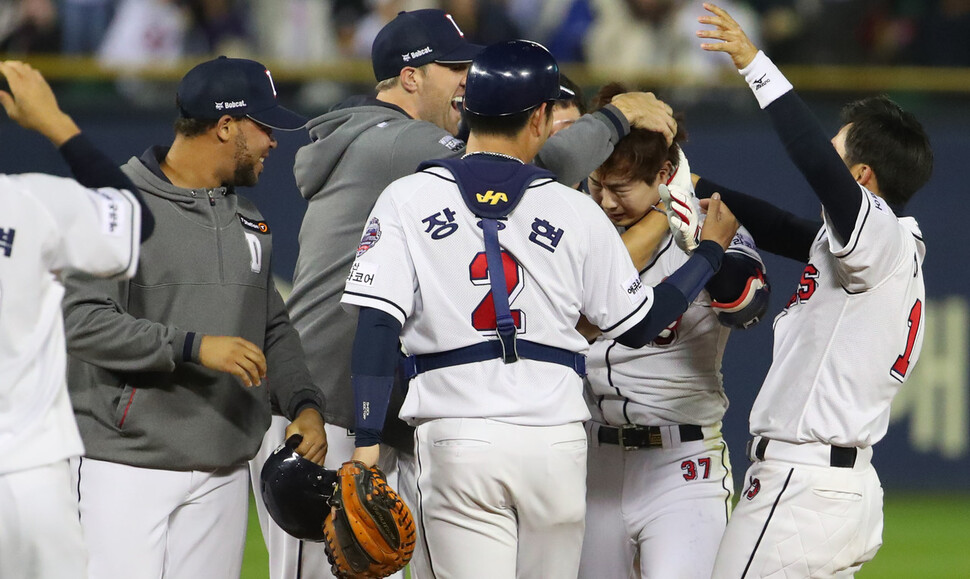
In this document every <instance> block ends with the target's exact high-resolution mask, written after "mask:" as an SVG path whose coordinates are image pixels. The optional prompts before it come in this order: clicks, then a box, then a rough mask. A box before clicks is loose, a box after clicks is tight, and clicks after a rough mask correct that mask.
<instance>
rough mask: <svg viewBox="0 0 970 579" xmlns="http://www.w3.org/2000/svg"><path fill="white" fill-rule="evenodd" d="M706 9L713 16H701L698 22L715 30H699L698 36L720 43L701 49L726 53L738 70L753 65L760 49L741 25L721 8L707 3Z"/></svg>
mask: <svg viewBox="0 0 970 579" xmlns="http://www.w3.org/2000/svg"><path fill="white" fill-rule="evenodd" d="M704 9H705V10H707V11H708V12H710V13H711V15H710V16H701V17H699V18H698V19H697V21H698V22H700V23H701V24H710V25H711V26H713V27H714V28H713V29H705V30H698V31H697V36H699V37H700V38H707V39H711V40H719V41H720V42H705V43H703V44H701V48H702V49H704V50H707V51H709V52H726V53H727V54H728V56H730V57H731V60H732V61H734V66H736V67H737V68H738V69H742V68H744V67H746V66H748V65H749V64H751V61H752V60H754V57H755V56H757V54H758V48H757V47H755V45H754V43H752V42H751V39H749V38H748V35H747V34H745V33H744V30H742V29H741V25H739V24H738V23H737V22H735V20H734V18H731V15H730V14H728V13H727V12H726V11H725V10H724V9H723V8H721V7H720V6H717V5H715V4H709V3H707V2H705V3H704Z"/></svg>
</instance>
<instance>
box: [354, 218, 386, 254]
mask: <svg viewBox="0 0 970 579" xmlns="http://www.w3.org/2000/svg"><path fill="white" fill-rule="evenodd" d="M380 238H381V222H380V220H379V219H377V218H376V217H371V220H370V223H368V224H367V228H366V229H364V236H363V237H361V239H360V245H358V246H357V257H360V256H362V255H364V254H365V253H367V250H368V249H370V248H372V247H374V246H375V245H376V244H377V241H378V240H379V239H380Z"/></svg>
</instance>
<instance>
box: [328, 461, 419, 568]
mask: <svg viewBox="0 0 970 579" xmlns="http://www.w3.org/2000/svg"><path fill="white" fill-rule="evenodd" d="M330 505H331V507H332V508H331V512H330V517H328V518H327V520H326V522H325V523H324V527H323V534H324V537H325V539H326V549H327V556H328V558H329V559H330V564H331V565H332V566H333V567H332V571H333V574H334V575H335V576H337V577H341V578H343V577H360V578H377V577H386V576H388V575H390V574H391V573H394V572H396V571H398V570H400V569H401V568H402V567H404V566H405V565H407V563H408V561H410V560H411V555H412V554H413V553H414V542H415V529H414V519H412V518H411V511H410V510H409V509H408V507H407V505H405V504H404V501H402V500H401V497H399V496H398V494H397V493H396V492H394V489H392V488H391V487H389V486H388V485H387V481H386V480H385V478H384V473H383V472H381V471H380V469H378V468H377V467H376V466H374V467H371V468H367V467H366V466H365V465H364V463H362V462H360V461H347V462H345V463H344V464H343V465H342V466H341V467H340V470H339V471H337V489H336V490H335V491H334V494H333V496H332V497H331V499H330Z"/></svg>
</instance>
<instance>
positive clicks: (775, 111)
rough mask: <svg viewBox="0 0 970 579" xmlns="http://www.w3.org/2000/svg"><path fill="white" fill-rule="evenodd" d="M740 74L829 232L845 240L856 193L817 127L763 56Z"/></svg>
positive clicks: (859, 203) (855, 212) (858, 202)
mask: <svg viewBox="0 0 970 579" xmlns="http://www.w3.org/2000/svg"><path fill="white" fill-rule="evenodd" d="M740 72H741V74H742V75H743V76H744V77H745V80H747V81H748V84H749V86H750V87H751V90H752V91H753V92H754V94H755V96H756V97H757V99H758V103H759V104H760V105H761V108H763V109H765V111H766V112H767V113H768V116H769V117H770V118H771V122H772V124H773V125H774V127H775V132H777V133H778V136H779V138H780V139H781V141H782V143H783V144H784V145H785V150H786V151H787V152H788V156H789V157H790V158H791V160H792V162H794V163H795V166H797V167H798V170H799V171H801V173H802V175H804V176H805V179H806V180H807V181H808V183H809V185H811V187H812V190H813V191H815V195H816V196H817V197H818V198H819V200H820V201H821V202H822V205H823V206H824V207H825V211H826V213H827V214H828V216H829V218H830V219H831V221H832V225H833V226H834V228H835V231H836V232H838V234H839V235H840V236H841V237H842V241H845V240H847V239H849V236H850V235H851V233H852V229H853V228H854V225H855V220H856V216H857V215H858V214H859V208H860V207H861V206H862V198H861V195H862V191H861V190H860V189H859V185H858V184H857V183H856V182H855V179H853V178H852V174H851V173H850V172H849V169H848V168H847V167H846V166H845V163H844V162H843V161H842V159H841V157H839V154H838V152H836V150H835V147H833V146H832V143H831V141H830V140H829V138H828V137H827V136H826V134H825V130H824V129H823V128H822V125H821V124H819V122H818V119H817V118H815V115H813V114H812V112H811V111H810V110H809V109H808V107H807V106H806V105H805V102H804V101H802V99H801V97H799V96H798V93H796V92H795V90H794V89H793V88H791V83H789V82H788V79H786V78H785V76H784V75H783V74H782V73H781V71H779V70H778V68H777V67H776V66H775V65H774V63H772V62H771V60H770V59H769V58H768V57H767V56H766V55H765V54H764V53H763V52H759V53H758V55H757V56H756V57H755V59H754V60H753V61H752V62H751V64H749V65H748V66H747V67H745V68H744V69H742V70H741V71H740Z"/></svg>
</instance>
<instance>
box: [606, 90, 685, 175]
mask: <svg viewBox="0 0 970 579" xmlns="http://www.w3.org/2000/svg"><path fill="white" fill-rule="evenodd" d="M625 92H629V90H628V89H627V87H626V86H624V85H623V84H621V83H618V82H611V83H609V84H607V85H605V86H604V87H603V88H601V89H600V90H599V92H598V93H596V96H595V97H594V98H593V106H594V107H595V108H597V109H600V108H602V107H604V106H606V105H608V104H609V103H610V101H611V100H612V99H613V97H615V96H616V95H618V94H622V93H625ZM674 118H675V119H677V134H676V135H674V142H673V144H671V145H669V146H668V145H667V139H666V137H664V135H663V133H658V132H655V131H648V130H646V129H638V128H635V127H631V129H630V134H628V135H627V136H625V137H623V138H622V139H620V141H619V142H618V143H617V144H616V146H615V147H613V152H612V153H611V154H610V156H609V157H608V158H607V159H606V161H603V164H602V165H600V167H599V171H600V174H601V175H614V176H623V177H627V178H629V179H631V180H637V181H644V182H646V183H652V182H653V180H654V179H656V178H657V173H659V172H660V170H661V169H663V167H664V162H666V161H670V163H671V164H672V165H673V166H674V167H676V166H677V164H678V163H679V162H680V145H678V143H680V142H683V141H686V140H687V131H686V130H685V129H684V123H683V117H682V115H679V114H678V115H674Z"/></svg>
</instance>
